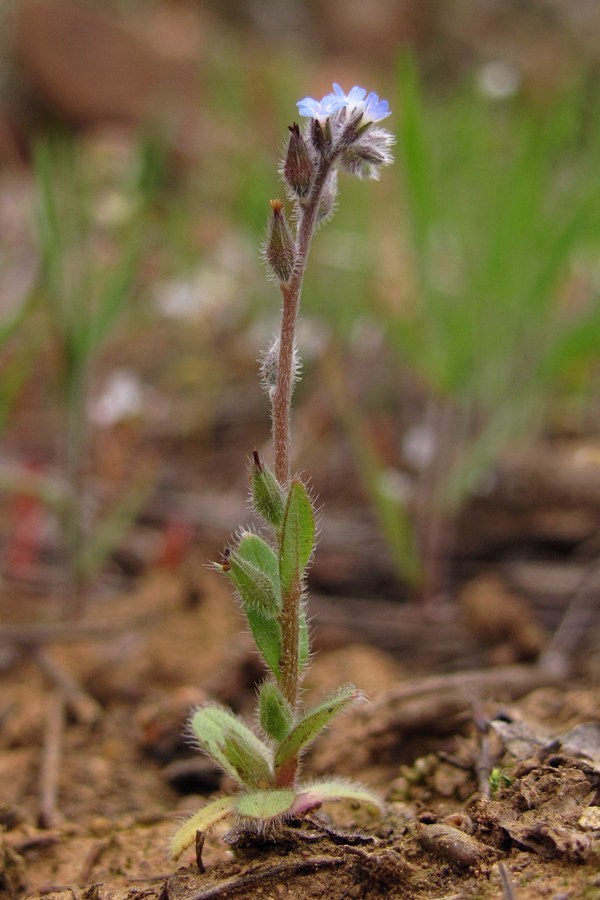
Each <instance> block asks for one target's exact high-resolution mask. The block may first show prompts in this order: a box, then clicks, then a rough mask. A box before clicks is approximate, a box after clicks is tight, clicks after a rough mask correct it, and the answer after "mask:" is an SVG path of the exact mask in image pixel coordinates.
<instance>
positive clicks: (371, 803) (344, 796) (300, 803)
mask: <svg viewBox="0 0 600 900" xmlns="http://www.w3.org/2000/svg"><path fill="white" fill-rule="evenodd" d="M332 800H349V801H350V802H351V803H360V804H361V806H366V807H367V809H369V810H371V811H372V812H381V811H382V809H383V803H382V801H381V800H380V798H379V797H378V796H377V794H374V793H372V792H371V791H370V790H368V788H365V787H363V786H362V785H360V784H354V783H353V782H350V781H344V780H343V779H341V778H327V779H326V780H324V781H315V782H313V783H311V784H308V785H303V786H302V790H301V791H300V792H299V793H298V795H297V797H296V802H295V803H294V813H295V814H296V815H303V813H305V812H308V811H309V810H311V809H315V808H316V807H318V806H320V805H321V804H322V803H327V802H329V801H332Z"/></svg>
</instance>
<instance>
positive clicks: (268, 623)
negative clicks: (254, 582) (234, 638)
mask: <svg viewBox="0 0 600 900" xmlns="http://www.w3.org/2000/svg"><path fill="white" fill-rule="evenodd" d="M244 612H245V613H246V618H247V619H248V625H249V626H250V631H251V632H252V637H253V638H254V643H255V644H256V646H257V647H258V649H259V651H260V653H261V655H262V657H263V659H264V661H265V662H266V664H267V666H268V667H269V669H270V670H271V672H272V673H273V675H274V676H275V677H276V678H277V679H278V678H279V674H280V673H279V660H280V659H281V626H280V625H279V622H277V621H276V620H275V619H267V618H265V616H263V615H262V614H261V613H260V612H258V611H257V610H255V609H251V608H250V607H249V606H247V607H246V608H245V609H244Z"/></svg>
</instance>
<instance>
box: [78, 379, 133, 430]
mask: <svg viewBox="0 0 600 900" xmlns="http://www.w3.org/2000/svg"><path fill="white" fill-rule="evenodd" d="M143 406H144V396H143V387H142V383H141V381H140V379H139V378H138V376H137V375H136V373H135V372H133V371H131V370H130V369H116V370H115V371H114V372H112V373H111V374H110V375H109V376H108V378H107V380H106V383H105V385H104V390H103V391H102V393H101V394H100V396H99V397H98V398H97V399H96V400H94V401H93V402H92V403H91V404H90V408H89V410H88V415H89V418H90V420H91V421H92V422H93V423H94V425H97V426H99V427H100V428H110V427H111V426H112V425H118V423H119V422H123V421H125V420H126V419H131V418H134V417H135V416H139V415H140V414H141V412H142V409H143Z"/></svg>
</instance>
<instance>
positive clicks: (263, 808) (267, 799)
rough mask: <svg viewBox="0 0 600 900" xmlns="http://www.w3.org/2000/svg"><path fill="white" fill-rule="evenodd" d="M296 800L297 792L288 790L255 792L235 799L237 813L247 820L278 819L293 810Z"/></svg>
mask: <svg viewBox="0 0 600 900" xmlns="http://www.w3.org/2000/svg"><path fill="white" fill-rule="evenodd" d="M295 799H296V792H295V791H292V790H291V789H287V788H281V789H275V790H271V791H254V792H253V793H249V794H240V795H238V796H237V797H236V798H235V800H236V803H235V811H236V812H237V813H238V815H240V816H243V817H244V818H247V819H267V820H268V819H276V818H278V817H279V816H282V815H284V813H286V812H288V811H289V810H291V809H292V807H293V805H294V800H295Z"/></svg>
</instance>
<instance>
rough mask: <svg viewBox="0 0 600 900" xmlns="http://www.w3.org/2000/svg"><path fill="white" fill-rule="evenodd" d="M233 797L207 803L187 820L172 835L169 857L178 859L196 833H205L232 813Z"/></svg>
mask: <svg viewBox="0 0 600 900" xmlns="http://www.w3.org/2000/svg"><path fill="white" fill-rule="evenodd" d="M235 801H236V798H235V797H219V798H218V799H217V800H213V801H212V802H211V803H207V804H206V806H203V807H202V809H199V810H198V812H197V813H194V815H193V816H191V817H190V818H189V819H187V820H186V821H185V822H184V823H183V825H182V826H181V828H179V829H178V830H177V831H176V832H175V834H174V835H173V840H172V841H171V857H172V858H173V859H179V857H180V856H181V854H182V853H183V852H184V851H185V850H187V848H188V847H191V845H192V844H193V843H194V841H195V840H196V832H197V831H201V832H203V833H206V832H207V831H210V829H211V828H212V827H213V825H216V824H217V822H219V821H220V820H221V819H224V818H225V817H226V816H228V815H230V814H231V813H232V812H233V807H234V805H235Z"/></svg>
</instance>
